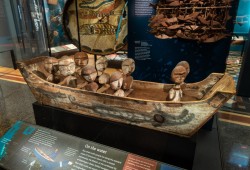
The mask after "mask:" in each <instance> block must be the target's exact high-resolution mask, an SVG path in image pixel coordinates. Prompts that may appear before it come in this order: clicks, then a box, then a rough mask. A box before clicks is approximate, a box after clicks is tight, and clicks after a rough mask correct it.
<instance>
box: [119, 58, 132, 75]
mask: <svg viewBox="0 0 250 170" xmlns="http://www.w3.org/2000/svg"><path fill="white" fill-rule="evenodd" d="M122 71H123V73H124V74H125V75H128V74H131V73H133V72H134V71H135V62H134V60H132V59H126V60H124V61H123V62H122Z"/></svg>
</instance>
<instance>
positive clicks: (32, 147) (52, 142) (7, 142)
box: [0, 121, 180, 170]
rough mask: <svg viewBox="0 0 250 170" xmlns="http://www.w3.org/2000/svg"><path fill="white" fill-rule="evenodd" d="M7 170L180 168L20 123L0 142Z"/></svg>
mask: <svg viewBox="0 0 250 170" xmlns="http://www.w3.org/2000/svg"><path fill="white" fill-rule="evenodd" d="M0 166H1V167H3V168H6V169H12V170H15V169H18V170H20V169H29V170H30V169H48V170H53V169H65V170H66V169H67V170H68V169H72V170H120V169H123V170H178V169H180V168H177V167H174V166H171V165H167V164H163V163H160V162H157V161H155V160H151V159H148V158H145V157H141V156H138V155H134V154H131V153H127V152H124V151H121V150H117V149H114V148H111V147H107V146H104V145H101V144H97V143H94V142H91V141H88V140H84V139H81V138H77V137H74V136H70V135H66V134H64V133H61V132H57V131H54V130H50V129H47V128H42V127H39V126H36V125H30V124H27V123H24V122H21V121H18V122H16V124H15V125H13V127H12V128H11V129H10V130H9V131H8V132H7V133H6V134H5V135H4V136H3V137H2V138H0Z"/></svg>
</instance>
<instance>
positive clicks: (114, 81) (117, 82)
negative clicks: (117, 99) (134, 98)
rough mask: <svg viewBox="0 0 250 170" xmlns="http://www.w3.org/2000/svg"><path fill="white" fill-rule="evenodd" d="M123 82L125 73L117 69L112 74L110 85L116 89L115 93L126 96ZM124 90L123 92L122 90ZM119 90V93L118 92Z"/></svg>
mask: <svg viewBox="0 0 250 170" xmlns="http://www.w3.org/2000/svg"><path fill="white" fill-rule="evenodd" d="M122 84H123V75H122V73H121V72H119V71H117V72H114V73H112V74H111V76H110V87H111V89H112V90H113V91H114V95H115V96H116V95H119V96H122V95H123V96H124V91H123V90H122V89H121V88H122ZM118 90H119V91H118ZM122 91H123V92H122ZM116 92H117V93H116Z"/></svg>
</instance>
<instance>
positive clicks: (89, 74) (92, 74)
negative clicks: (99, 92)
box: [82, 66, 97, 83]
mask: <svg viewBox="0 0 250 170" xmlns="http://www.w3.org/2000/svg"><path fill="white" fill-rule="evenodd" d="M82 76H83V78H84V79H85V80H86V81H87V82H89V83H91V82H94V81H95V79H96V77H97V71H96V69H95V67H94V66H86V67H84V68H83V69H82Z"/></svg>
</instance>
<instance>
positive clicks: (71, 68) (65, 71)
mask: <svg viewBox="0 0 250 170" xmlns="http://www.w3.org/2000/svg"><path fill="white" fill-rule="evenodd" d="M59 71H60V73H61V75H63V76H70V75H72V74H74V72H75V63H73V62H71V63H67V64H66V63H65V65H62V64H60V63H59Z"/></svg>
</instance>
